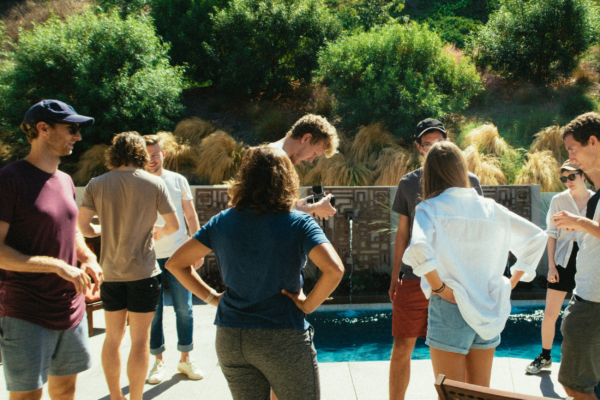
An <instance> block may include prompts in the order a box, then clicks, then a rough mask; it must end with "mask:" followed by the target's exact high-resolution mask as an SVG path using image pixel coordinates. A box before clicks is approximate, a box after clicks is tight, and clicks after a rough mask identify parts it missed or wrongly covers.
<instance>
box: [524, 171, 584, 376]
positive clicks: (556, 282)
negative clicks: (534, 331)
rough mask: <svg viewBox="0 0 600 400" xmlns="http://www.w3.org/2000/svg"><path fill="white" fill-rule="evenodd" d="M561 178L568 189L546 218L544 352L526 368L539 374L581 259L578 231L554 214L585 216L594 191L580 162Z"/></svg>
mask: <svg viewBox="0 0 600 400" xmlns="http://www.w3.org/2000/svg"><path fill="white" fill-rule="evenodd" d="M560 174H561V177H560V180H561V182H563V183H564V184H566V185H567V190H565V191H564V192H562V193H559V194H557V195H556V196H554V197H553V198H552V201H551V203H550V209H549V210H548V216H547V218H546V225H547V231H546V232H547V233H548V291H547V293H546V310H545V311H544V319H543V321H542V353H541V354H540V355H539V356H538V357H537V358H536V359H535V360H533V361H532V362H531V364H529V365H528V366H527V367H526V368H525V370H526V371H527V372H528V373H530V374H537V373H539V372H540V371H541V370H542V369H543V368H550V366H551V365H552V358H551V356H550V351H551V350H552V342H553V341H554V331H555V326H556V320H557V319H558V316H559V314H560V310H561V308H562V303H563V301H564V300H565V296H566V295H567V292H572V291H573V289H574V288H575V272H576V268H575V260H576V259H577V251H578V249H579V248H578V247H577V232H573V231H566V230H564V229H559V228H557V227H556V224H555V223H554V221H552V219H551V218H550V217H552V216H553V215H554V214H556V213H558V212H560V211H569V212H571V213H573V214H575V215H581V216H583V217H585V211H586V208H587V203H588V200H589V199H590V196H592V195H593V194H594V192H592V191H591V190H588V189H587V188H586V186H585V181H584V178H585V176H584V174H583V171H582V170H581V169H579V166H578V165H577V164H574V163H570V162H569V160H567V161H565V163H564V164H563V165H562V167H561V168H560Z"/></svg>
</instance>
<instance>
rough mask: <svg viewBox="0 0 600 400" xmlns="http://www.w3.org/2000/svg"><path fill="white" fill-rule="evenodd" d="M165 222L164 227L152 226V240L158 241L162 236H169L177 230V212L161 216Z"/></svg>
mask: <svg viewBox="0 0 600 400" xmlns="http://www.w3.org/2000/svg"><path fill="white" fill-rule="evenodd" d="M162 217H163V219H164V220H165V224H164V225H154V240H160V238H162V237H163V236H169V235H172V234H174V233H175V232H177V230H179V218H177V212H175V211H173V212H170V213H168V214H162Z"/></svg>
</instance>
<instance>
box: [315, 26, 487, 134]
mask: <svg viewBox="0 0 600 400" xmlns="http://www.w3.org/2000/svg"><path fill="white" fill-rule="evenodd" d="M318 77H319V79H321V80H322V81H323V82H324V83H325V84H326V85H328V86H329V88H330V91H331V92H332V93H333V94H334V96H335V97H336V99H337V103H336V111H337V112H338V114H339V115H340V116H341V117H342V123H343V124H344V125H346V126H349V127H356V126H359V125H367V124H371V123H376V122H383V123H384V124H385V125H386V127H387V128H388V129H389V130H390V131H392V132H393V133H394V134H395V135H396V136H399V137H403V138H407V139H408V138H410V137H412V133H413V131H414V128H415V126H416V123H417V122H418V121H420V120H422V119H424V118H428V117H432V118H440V119H442V118H444V116H446V115H447V114H449V113H455V112H459V111H461V110H463V109H464V108H466V107H467V106H468V104H469V100H470V99H471V98H472V97H473V96H475V95H476V94H477V93H479V92H480V91H481V90H483V86H482V84H481V82H480V78H479V75H478V74H477V72H476V71H475V67H474V66H473V65H472V64H471V63H470V62H469V60H468V59H467V58H465V57H457V55H456V54H453V53H452V52H451V51H450V50H449V49H447V48H443V44H442V41H441V40H440V38H439V36H438V35H437V34H435V33H434V32H431V31H430V30H429V29H428V28H427V26H426V25H419V24H416V23H413V24H410V25H399V24H392V25H387V26H384V27H380V28H375V29H373V30H372V31H371V32H367V33H362V34H360V35H356V36H351V37H344V38H342V39H340V40H339V41H337V42H335V43H332V44H330V45H329V46H328V47H327V48H325V49H324V50H323V51H322V52H321V54H320V57H319V69H318Z"/></svg>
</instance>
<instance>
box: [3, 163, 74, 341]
mask: <svg viewBox="0 0 600 400" xmlns="http://www.w3.org/2000/svg"><path fill="white" fill-rule="evenodd" d="M0 193H2V195H1V196H0V221H4V222H7V223H9V224H10V226H9V228H8V233H7V235H6V244H7V245H8V246H10V247H12V248H13V249H15V250H17V251H19V252H20V253H22V254H25V255H29V256H48V257H53V258H58V259H61V260H63V261H65V262H66V263H68V264H70V265H73V266H76V265H77V255H76V253H75V234H76V227H77V215H78V210H77V203H76V202H75V187H74V186H73V181H72V180H71V177H69V175H67V174H65V173H64V172H61V171H56V173H54V174H49V173H47V172H44V171H42V170H41V169H39V168H37V167H35V166H34V165H33V164H30V163H29V162H27V161H25V160H19V161H15V162H13V163H12V164H10V165H7V166H6V167H4V168H2V169H0ZM84 314H85V299H84V297H83V296H80V295H78V294H77V292H76V291H75V286H74V285H73V284H72V283H71V282H68V281H66V280H64V279H62V278H61V277H59V276H58V275H57V274H54V273H51V274H42V273H27V272H12V271H7V270H4V269H1V268H0V317H4V316H9V317H13V318H18V319H22V320H25V321H28V322H32V323H34V324H37V325H39V326H41V327H43V328H46V329H52V330H67V329H70V328H73V327H74V326H76V325H77V324H79V322H81V320H82V319H83V316H84Z"/></svg>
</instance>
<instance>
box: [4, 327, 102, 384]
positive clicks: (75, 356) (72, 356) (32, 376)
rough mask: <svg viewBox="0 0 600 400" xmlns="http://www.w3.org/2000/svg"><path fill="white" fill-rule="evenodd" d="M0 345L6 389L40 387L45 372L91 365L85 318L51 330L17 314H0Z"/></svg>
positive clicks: (54, 373) (69, 371) (62, 373)
mask: <svg viewBox="0 0 600 400" xmlns="http://www.w3.org/2000/svg"><path fill="white" fill-rule="evenodd" d="M0 347H2V358H3V361H4V377H5V379H6V389H7V390H8V391H9V392H29V391H32V390H37V389H40V388H41V387H43V386H44V383H46V382H47V381H48V375H52V376H69V375H75V374H78V373H80V372H83V371H85V370H87V369H90V368H91V366H92V359H91V355H90V351H89V347H88V330H87V322H86V319H85V318H84V319H83V320H82V321H81V322H80V323H79V325H77V326H76V327H74V328H71V329H68V330H66V331H53V330H49V329H45V328H42V327H41V326H39V325H36V324H33V323H31V322H27V321H23V320H21V319H18V318H12V317H2V318H0Z"/></svg>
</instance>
